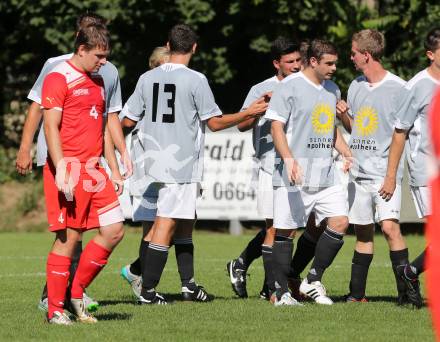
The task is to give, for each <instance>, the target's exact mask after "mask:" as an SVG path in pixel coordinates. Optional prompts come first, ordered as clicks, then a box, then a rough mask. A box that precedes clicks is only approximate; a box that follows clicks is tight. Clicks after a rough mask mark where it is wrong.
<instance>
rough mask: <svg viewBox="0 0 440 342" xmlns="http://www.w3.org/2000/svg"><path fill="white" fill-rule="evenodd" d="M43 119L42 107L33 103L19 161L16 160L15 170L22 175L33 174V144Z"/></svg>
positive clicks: (19, 151)
mask: <svg viewBox="0 0 440 342" xmlns="http://www.w3.org/2000/svg"><path fill="white" fill-rule="evenodd" d="M42 117H43V114H42V113H41V110H40V105H39V104H38V103H36V102H32V103H31V105H30V106H29V110H28V115H27V117H26V121H25V122H24V127H23V134H22V136H21V143H20V149H19V150H18V153H17V159H16V160H15V168H16V169H17V172H18V173H19V174H21V175H26V174H27V173H29V172H32V156H31V148H32V142H33V140H34V136H35V132H36V131H37V129H38V126H39V124H40V121H41V118H42Z"/></svg>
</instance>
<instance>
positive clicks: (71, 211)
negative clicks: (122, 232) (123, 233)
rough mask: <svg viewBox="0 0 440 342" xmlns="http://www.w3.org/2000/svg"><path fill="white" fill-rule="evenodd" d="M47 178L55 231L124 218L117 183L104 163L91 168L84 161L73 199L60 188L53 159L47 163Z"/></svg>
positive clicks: (49, 213) (51, 223)
mask: <svg viewBox="0 0 440 342" xmlns="http://www.w3.org/2000/svg"><path fill="white" fill-rule="evenodd" d="M43 180H44V194H45V196H46V210H47V220H48V222H49V230H50V231H51V232H55V231H58V230H63V229H66V228H75V229H81V230H87V229H93V228H99V227H102V226H107V225H109V224H113V223H117V222H122V221H124V216H123V213H122V209H121V207H120V205H119V200H118V196H117V195H116V192H115V189H114V187H113V183H112V182H111V181H110V179H109V177H108V175H107V173H106V172H105V170H104V169H103V168H102V167H100V166H96V167H95V168H93V169H89V170H88V172H87V171H86V170H85V168H84V165H81V171H80V173H79V177H78V182H77V184H76V187H75V191H74V196H73V200H72V201H68V200H67V199H66V196H65V195H64V193H62V192H60V191H58V189H57V187H56V184H55V168H54V167H53V165H52V163H50V162H47V163H46V164H45V165H44V168H43Z"/></svg>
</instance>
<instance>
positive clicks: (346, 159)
mask: <svg viewBox="0 0 440 342" xmlns="http://www.w3.org/2000/svg"><path fill="white" fill-rule="evenodd" d="M352 166H353V156H352V154H351V151H350V150H348V151H346V152H344V153H342V172H344V173H347V172H348V171H350V169H351V167H352Z"/></svg>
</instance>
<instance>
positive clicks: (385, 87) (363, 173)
mask: <svg viewBox="0 0 440 342" xmlns="http://www.w3.org/2000/svg"><path fill="white" fill-rule="evenodd" d="M404 85H405V81H404V80H402V79H401V78H399V77H397V76H396V75H393V74H392V73H390V72H387V73H386V75H385V77H384V78H383V79H382V80H381V81H380V82H378V83H369V82H368V81H367V80H366V78H365V77H364V76H361V77H358V78H356V79H355V80H354V81H353V82H351V84H350V87H349V89H348V96H347V102H348V106H349V108H350V110H349V115H350V116H351V117H352V118H353V126H352V132H351V139H350V142H349V145H350V148H351V150H352V152H353V157H354V165H353V168H352V170H351V172H350V174H351V177H352V179H355V180H356V181H359V182H372V183H376V182H382V181H383V178H384V176H385V174H386V170H387V163H388V153H389V149H390V145H391V138H392V136H393V132H394V125H395V122H396V113H397V108H398V102H399V96H400V93H401V91H402V89H403V87H404ZM402 171H403V163H400V167H399V170H398V174H397V180H398V182H399V183H400V182H401V180H402Z"/></svg>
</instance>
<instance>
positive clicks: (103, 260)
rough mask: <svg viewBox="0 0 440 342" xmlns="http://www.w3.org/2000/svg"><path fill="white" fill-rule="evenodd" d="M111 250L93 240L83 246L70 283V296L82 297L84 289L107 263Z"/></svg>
mask: <svg viewBox="0 0 440 342" xmlns="http://www.w3.org/2000/svg"><path fill="white" fill-rule="evenodd" d="M110 254H111V251H109V250H107V249H105V248H104V247H102V246H100V245H98V244H97V243H95V242H94V241H93V240H92V241H90V242H89V243H88V244H87V246H86V248H84V250H83V252H82V254H81V258H80V259H79V265H78V269H77V270H76V274H75V277H74V278H73V283H72V290H71V293H72V298H82V297H83V293H84V289H86V288H87V287H88V286H89V285H90V283H91V282H92V281H93V279H95V277H96V276H97V275H98V273H99V272H100V271H101V270H102V269H103V268H104V266H105V265H106V264H107V259H108V257H109V256H110Z"/></svg>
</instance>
